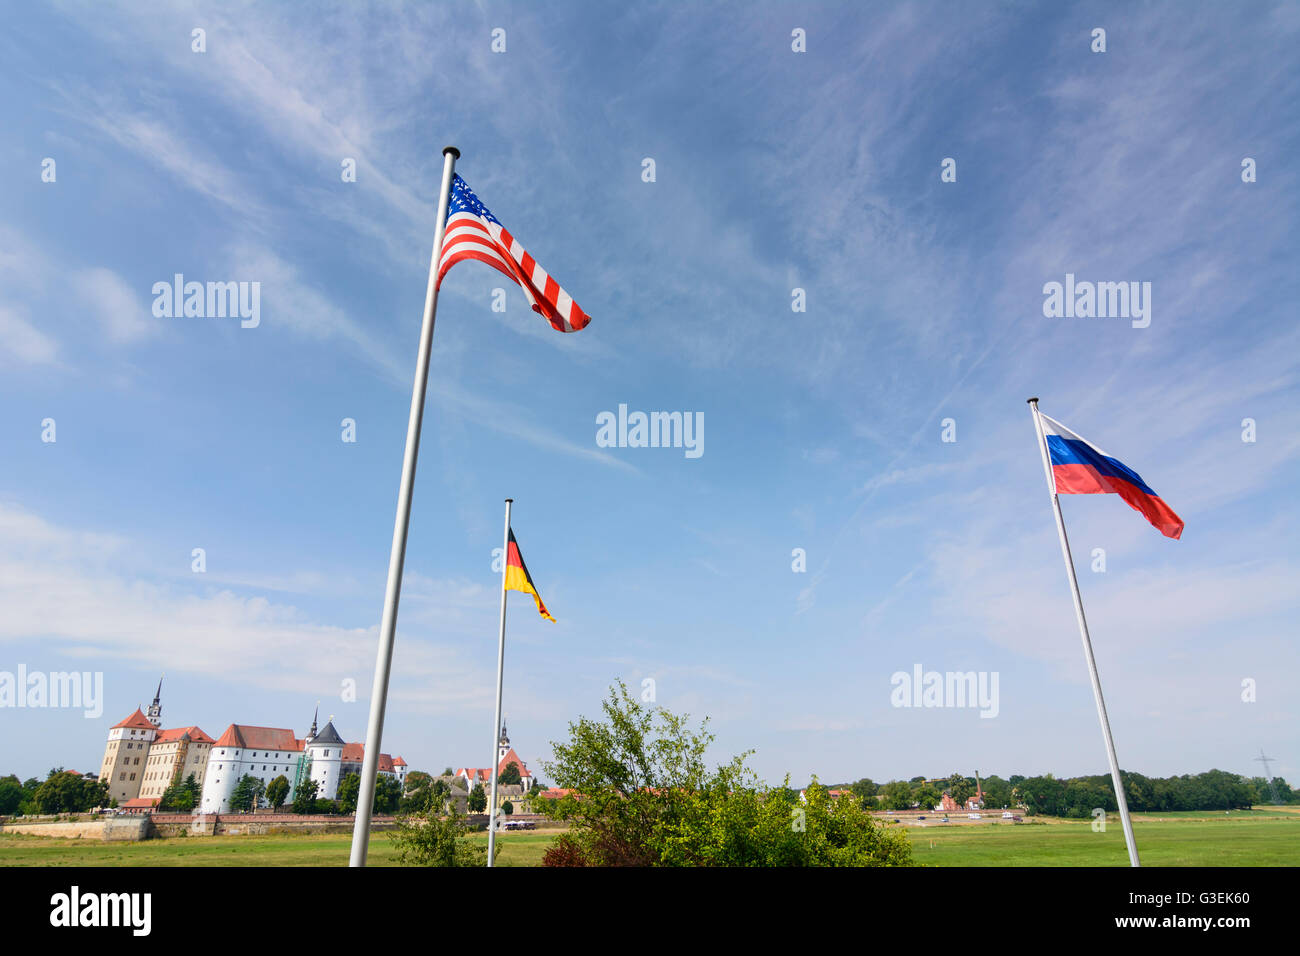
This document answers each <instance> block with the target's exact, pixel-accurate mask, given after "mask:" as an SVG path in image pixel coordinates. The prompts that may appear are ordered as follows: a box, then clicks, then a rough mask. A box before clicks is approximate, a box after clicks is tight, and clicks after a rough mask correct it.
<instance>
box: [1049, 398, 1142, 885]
mask: <svg viewBox="0 0 1300 956" xmlns="http://www.w3.org/2000/svg"><path fill="white" fill-rule="evenodd" d="M1029 407H1030V409H1031V410H1032V411H1033V413H1034V430H1035V431H1036V432H1037V433H1038V450H1039V451H1040V452H1041V453H1042V456H1043V471H1044V472H1046V474H1047V490H1048V493H1049V494H1050V495H1051V498H1052V511H1053V513H1054V514H1055V515H1056V531H1057V534H1059V535H1060V538H1061V554H1062V555H1064V557H1065V571H1066V576H1067V577H1068V578H1069V579H1070V593H1071V594H1072V595H1073V596H1074V616H1075V617H1076V618H1077V619H1078V621H1079V636H1080V637H1081V638H1082V639H1083V656H1084V659H1085V660H1087V662H1088V676H1090V677H1091V678H1092V695H1093V697H1094V698H1095V699H1096V701H1097V718H1098V719H1099V720H1100V721H1101V732H1102V736H1103V737H1104V738H1105V740H1106V756H1107V757H1108V758H1110V778H1111V780H1112V781H1114V783H1115V802H1116V803H1117V804H1118V805H1119V819H1120V823H1121V825H1122V826H1123V827H1124V843H1125V845H1126V846H1127V847H1128V859H1129V864H1130V865H1131V866H1141V865H1142V864H1141V863H1140V862H1139V861H1138V851H1137V843H1136V842H1135V841H1134V839H1133V823H1132V821H1131V820H1129V816H1128V799H1127V798H1126V797H1125V796H1124V781H1123V780H1122V779H1120V775H1119V758H1118V757H1116V756H1115V740H1114V738H1113V737H1112V736H1111V733H1110V720H1109V719H1108V718H1107V717H1106V702H1105V701H1104V700H1102V696H1101V678H1100V677H1099V676H1097V661H1096V659H1095V658H1094V657H1093V656H1092V638H1090V637H1089V636H1088V621H1087V619H1086V618H1085V617H1084V616H1083V598H1082V597H1080V595H1079V579H1078V578H1077V577H1076V576H1075V573H1074V558H1073V557H1072V556H1071V555H1070V539H1069V538H1067V537H1066V534H1065V518H1064V517H1063V516H1062V515H1061V499H1060V498H1059V497H1058V496H1057V494H1056V481H1055V479H1054V478H1053V476H1052V459H1051V457H1050V456H1049V455H1048V452H1047V435H1046V433H1045V432H1044V431H1043V420H1042V418H1041V417H1039V411H1038V399H1037V398H1031V399H1029Z"/></svg>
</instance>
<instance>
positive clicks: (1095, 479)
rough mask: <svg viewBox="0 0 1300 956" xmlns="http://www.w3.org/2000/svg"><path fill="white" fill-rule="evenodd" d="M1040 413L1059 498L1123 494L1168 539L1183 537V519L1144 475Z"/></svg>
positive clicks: (1121, 495) (1130, 505)
mask: <svg viewBox="0 0 1300 956" xmlns="http://www.w3.org/2000/svg"><path fill="white" fill-rule="evenodd" d="M1038 414H1039V417H1040V418H1041V419H1042V422H1043V431H1044V433H1045V434H1046V436H1047V451H1048V454H1049V455H1050V456H1051V460H1052V481H1053V482H1054V483H1055V485H1056V493H1057V494H1058V495H1119V496H1120V497H1121V498H1123V499H1124V500H1125V501H1126V502H1128V505H1129V507H1130V508H1134V509H1136V510H1137V511H1140V512H1142V514H1143V515H1144V516H1145V517H1146V519H1147V521H1150V522H1151V524H1152V525H1154V526H1155V527H1156V528H1157V529H1158V530H1159V531H1160V533H1161V534H1163V535H1165V537H1168V538H1177V537H1180V536H1181V535H1182V533H1183V519H1182V518H1180V517H1178V515H1176V514H1174V512H1173V510H1172V509H1171V508H1170V507H1169V506H1168V505H1167V504H1165V503H1164V501H1163V500H1162V499H1161V498H1160V496H1159V495H1157V494H1156V493H1155V492H1154V491H1152V490H1151V487H1150V486H1149V485H1148V484H1147V483H1146V482H1145V481H1143V480H1142V476H1141V475H1139V474H1138V473H1137V472H1136V471H1134V470H1133V469H1132V468H1130V467H1128V465H1126V464H1124V463H1123V462H1122V461H1120V460H1119V459H1118V458H1112V457H1111V456H1110V455H1108V454H1106V453H1105V452H1104V451H1102V450H1101V449H1100V448H1098V447H1097V446H1096V445H1094V444H1092V442H1089V441H1086V440H1084V439H1082V438H1080V437H1079V436H1078V435H1076V434H1075V433H1074V432H1072V431H1070V429H1068V428H1066V427H1065V426H1064V425H1062V424H1061V423H1060V422H1058V421H1056V420H1055V419H1053V418H1048V417H1047V416H1046V415H1044V414H1043V413H1042V412H1039V413H1038Z"/></svg>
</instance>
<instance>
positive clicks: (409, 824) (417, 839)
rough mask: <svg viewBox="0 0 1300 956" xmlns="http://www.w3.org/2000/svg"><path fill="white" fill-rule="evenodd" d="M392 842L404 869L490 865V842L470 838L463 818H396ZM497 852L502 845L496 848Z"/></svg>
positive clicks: (390, 837)
mask: <svg viewBox="0 0 1300 956" xmlns="http://www.w3.org/2000/svg"><path fill="white" fill-rule="evenodd" d="M388 836H389V839H390V840H392V841H393V845H394V847H396V849H397V859H398V862H400V863H401V864H402V865H403V866H483V865H485V864H486V863H487V842H486V841H484V840H475V839H474V838H473V837H471V836H470V835H469V830H468V828H467V826H466V825H465V819H464V817H462V816H460V815H459V814H457V813H452V814H451V815H449V816H448V817H447V818H445V819H443V818H441V817H438V816H429V817H427V818H423V819H416V818H413V817H410V816H408V815H405V814H404V815H402V816H399V817H398V818H397V821H396V827H395V828H394V829H393V830H391V831H389V834H388ZM496 850H497V853H498V854H499V853H500V852H501V844H499V843H498V844H497V845H496Z"/></svg>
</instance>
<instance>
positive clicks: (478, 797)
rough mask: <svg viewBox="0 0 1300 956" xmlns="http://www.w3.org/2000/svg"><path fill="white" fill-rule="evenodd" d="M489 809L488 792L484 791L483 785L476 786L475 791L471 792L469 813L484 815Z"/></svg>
mask: <svg viewBox="0 0 1300 956" xmlns="http://www.w3.org/2000/svg"><path fill="white" fill-rule="evenodd" d="M486 809H487V791H485V790H484V789H483V784H481V783H476V784H474V789H473V790H471V791H470V792H469V812H470V813H482V812H483V811H484V810H486Z"/></svg>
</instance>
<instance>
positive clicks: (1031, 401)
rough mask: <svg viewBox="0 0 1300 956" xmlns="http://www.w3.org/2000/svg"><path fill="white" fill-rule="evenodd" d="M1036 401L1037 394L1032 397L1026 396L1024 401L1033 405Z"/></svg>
mask: <svg viewBox="0 0 1300 956" xmlns="http://www.w3.org/2000/svg"><path fill="white" fill-rule="evenodd" d="M1037 401H1038V396H1037V395H1035V396H1034V397H1033V398H1027V399H1025V403H1026V404H1028V405H1033V404H1035V403H1037Z"/></svg>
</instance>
